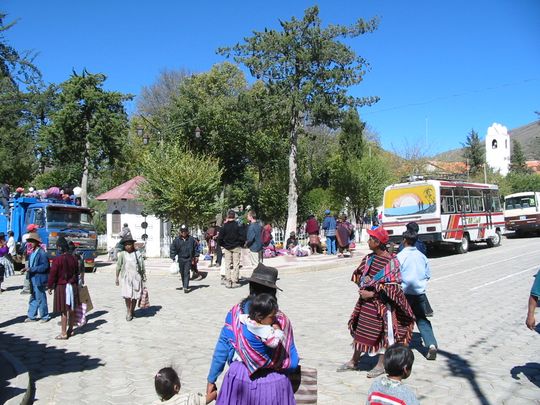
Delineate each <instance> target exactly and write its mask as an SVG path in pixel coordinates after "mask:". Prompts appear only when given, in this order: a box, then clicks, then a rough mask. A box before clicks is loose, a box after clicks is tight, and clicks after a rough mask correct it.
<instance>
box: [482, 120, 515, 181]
mask: <svg viewBox="0 0 540 405" xmlns="http://www.w3.org/2000/svg"><path fill="white" fill-rule="evenodd" d="M486 162H487V164H488V165H489V166H490V167H491V168H492V169H494V170H495V171H497V170H498V171H499V172H500V173H501V174H502V175H503V176H506V175H507V174H508V169H509V168H510V135H508V129H507V128H506V127H505V126H503V125H501V124H497V123H493V125H492V126H490V127H489V128H488V130H487V135H486Z"/></svg>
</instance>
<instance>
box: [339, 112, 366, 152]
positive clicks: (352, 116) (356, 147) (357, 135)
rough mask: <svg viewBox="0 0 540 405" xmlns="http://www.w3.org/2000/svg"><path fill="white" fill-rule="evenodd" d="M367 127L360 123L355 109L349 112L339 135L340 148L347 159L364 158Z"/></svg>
mask: <svg viewBox="0 0 540 405" xmlns="http://www.w3.org/2000/svg"><path fill="white" fill-rule="evenodd" d="M365 126H366V124H365V123H363V122H362V121H360V116H359V115H358V111H356V109H355V108H351V109H349V110H348V111H347V113H346V114H345V117H344V118H343V122H342V123H341V133H340V134H339V145H340V148H341V150H342V151H343V153H344V154H345V155H346V156H347V157H351V158H356V159H361V158H362V155H363V153H364V137H363V132H364V128H365Z"/></svg>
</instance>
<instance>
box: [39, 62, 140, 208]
mask: <svg viewBox="0 0 540 405" xmlns="http://www.w3.org/2000/svg"><path fill="white" fill-rule="evenodd" d="M105 80H106V76H105V75H103V74H90V73H88V72H86V71H83V73H82V74H81V75H78V74H76V73H75V72H74V73H73V75H72V76H71V78H70V79H69V80H67V81H65V82H64V83H62V84H61V85H60V86H59V93H58V96H57V97H58V98H57V103H58V109H57V110H56V111H54V112H53V113H52V114H51V116H50V124H49V125H47V126H46V127H43V128H42V131H41V134H42V136H43V144H44V145H46V146H47V149H48V151H49V154H50V157H51V161H52V162H53V164H54V165H55V166H57V167H58V166H73V167H74V168H75V170H76V171H77V172H78V173H79V175H80V177H79V178H80V182H81V188H82V193H81V204H82V205H83V206H87V205H88V179H89V176H90V175H91V174H92V173H97V172H99V171H101V170H103V169H105V168H107V167H113V166H114V164H115V162H116V160H117V159H120V158H121V152H122V144H123V143H124V140H125V138H126V136H127V132H128V119H127V114H126V111H125V109H124V102H125V101H127V100H130V99H131V96H130V95H125V94H122V93H118V92H112V91H106V90H104V89H103V83H104V82H105Z"/></svg>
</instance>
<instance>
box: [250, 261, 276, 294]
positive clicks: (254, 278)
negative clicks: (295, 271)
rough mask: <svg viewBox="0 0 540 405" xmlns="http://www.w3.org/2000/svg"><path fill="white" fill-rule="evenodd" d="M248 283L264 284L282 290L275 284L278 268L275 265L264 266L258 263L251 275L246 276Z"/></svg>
mask: <svg viewBox="0 0 540 405" xmlns="http://www.w3.org/2000/svg"><path fill="white" fill-rule="evenodd" d="M246 280H248V281H249V282H250V283H256V284H260V285H264V286H265V287H270V288H277V289H278V290H280V291H283V290H282V289H281V288H279V287H278V286H277V285H276V281H277V280H278V270H277V269H276V268H275V267H269V266H265V265H264V264H262V263H259V264H258V265H257V267H255V268H254V269H253V273H251V277H249V278H247V279H246Z"/></svg>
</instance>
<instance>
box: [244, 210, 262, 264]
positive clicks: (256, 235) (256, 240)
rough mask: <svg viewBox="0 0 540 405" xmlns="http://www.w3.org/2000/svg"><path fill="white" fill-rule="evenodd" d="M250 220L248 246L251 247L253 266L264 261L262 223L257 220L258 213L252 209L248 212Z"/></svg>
mask: <svg viewBox="0 0 540 405" xmlns="http://www.w3.org/2000/svg"><path fill="white" fill-rule="evenodd" d="M247 219H248V221H249V225H248V229H247V239H246V247H247V248H248V249H249V259H250V261H251V264H252V265H253V267H256V266H257V265H258V264H259V263H262V262H263V245H262V225H261V223H260V222H259V221H257V214H256V213H255V211H253V210H250V211H248V213H247Z"/></svg>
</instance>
